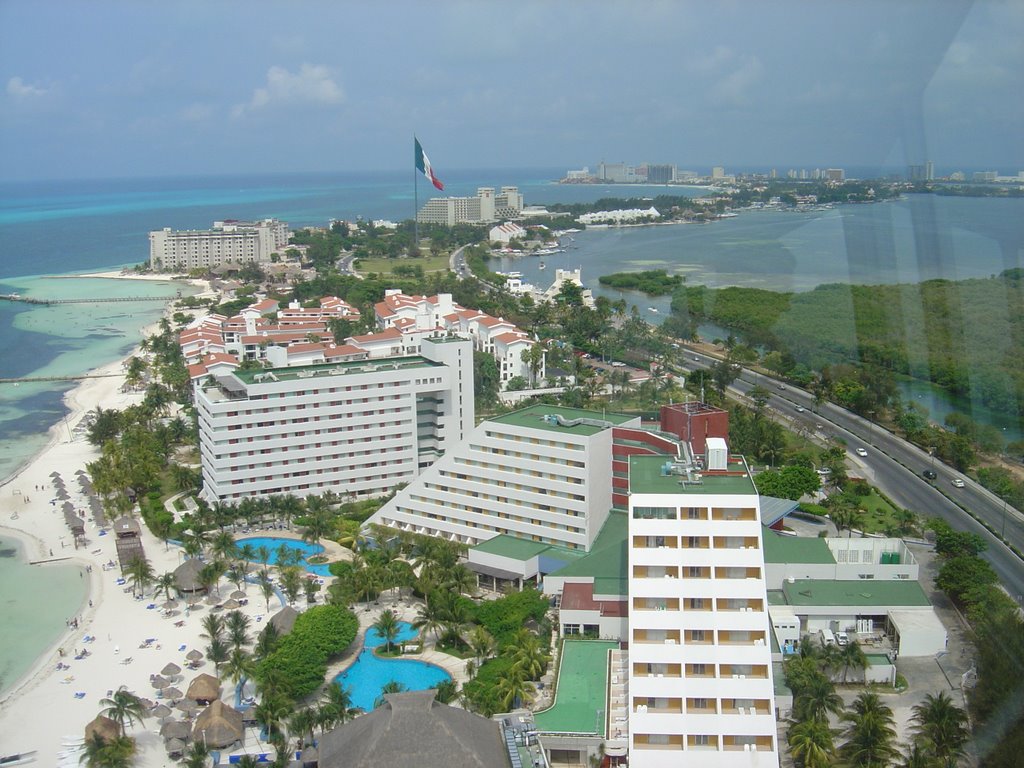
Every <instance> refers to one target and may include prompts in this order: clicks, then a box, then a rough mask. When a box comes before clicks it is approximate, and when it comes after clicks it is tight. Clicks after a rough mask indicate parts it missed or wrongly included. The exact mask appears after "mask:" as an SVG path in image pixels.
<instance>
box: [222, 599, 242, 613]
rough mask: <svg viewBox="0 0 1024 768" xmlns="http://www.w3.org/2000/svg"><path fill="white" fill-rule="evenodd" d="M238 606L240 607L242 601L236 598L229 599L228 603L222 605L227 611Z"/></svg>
mask: <svg viewBox="0 0 1024 768" xmlns="http://www.w3.org/2000/svg"><path fill="white" fill-rule="evenodd" d="M238 607H240V603H239V602H238V601H237V600H234V599H232V600H228V601H227V602H226V603H224V605H222V606H221V608H223V609H224V610H226V611H233V610H235V609H236V608H238Z"/></svg>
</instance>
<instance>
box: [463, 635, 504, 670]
mask: <svg viewBox="0 0 1024 768" xmlns="http://www.w3.org/2000/svg"><path fill="white" fill-rule="evenodd" d="M469 647H470V650H472V651H473V658H475V659H476V663H477V666H480V665H481V664H483V663H484V662H485V661H487V659H489V658H490V657H491V656H492V655H494V650H495V648H497V643H496V642H495V640H494V637H493V636H492V635H491V633H490V632H488V631H487V630H486V629H484V628H483V627H480V626H477V627H474V628H473V631H472V632H470V634H469Z"/></svg>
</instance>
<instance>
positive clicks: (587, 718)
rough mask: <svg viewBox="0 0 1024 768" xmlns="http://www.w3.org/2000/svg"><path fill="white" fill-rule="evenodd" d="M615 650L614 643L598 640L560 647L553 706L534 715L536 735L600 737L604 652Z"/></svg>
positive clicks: (602, 728)
mask: <svg viewBox="0 0 1024 768" xmlns="http://www.w3.org/2000/svg"><path fill="white" fill-rule="evenodd" d="M618 647H619V644H618V643H613V642H607V641H599V640H566V641H565V642H564V643H562V658H561V661H560V662H559V665H558V688H557V691H556V693H555V703H554V705H552V706H551V707H550V708H548V709H545V710H544V711H543V712H538V713H537V714H536V715H534V721H535V722H536V723H537V729H538V730H539V731H541V732H542V733H590V734H601V735H604V732H605V722H604V713H605V711H606V702H607V699H608V652H609V651H611V650H613V649H615V648H618Z"/></svg>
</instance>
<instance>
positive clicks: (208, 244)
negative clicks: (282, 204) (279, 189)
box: [149, 219, 290, 270]
mask: <svg viewBox="0 0 1024 768" xmlns="http://www.w3.org/2000/svg"><path fill="white" fill-rule="evenodd" d="M289 237H290V232H289V231H288V224H287V223H286V222H283V221H278V220H277V219H263V220H262V221H216V222H214V224H213V228H212V229H203V230H199V229H187V230H172V229H171V228H170V227H165V228H164V229H158V230H156V231H154V232H150V233H149V265H150V266H151V267H152V268H153V269H156V270H161V269H162V270H189V269H207V268H210V267H217V266H220V265H221V264H228V263H233V264H248V263H257V264H260V263H265V262H269V261H270V255H271V254H272V253H277V252H279V251H281V250H283V249H284V248H285V247H287V245H288V238H289Z"/></svg>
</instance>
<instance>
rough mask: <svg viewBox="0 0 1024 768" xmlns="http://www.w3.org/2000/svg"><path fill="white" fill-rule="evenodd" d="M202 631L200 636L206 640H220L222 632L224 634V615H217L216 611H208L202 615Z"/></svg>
mask: <svg viewBox="0 0 1024 768" xmlns="http://www.w3.org/2000/svg"><path fill="white" fill-rule="evenodd" d="M202 625H203V632H202V634H201V635H200V637H205V638H206V639H207V640H220V637H221V635H222V634H224V617H223V616H218V615H217V614H216V613H208V614H206V615H205V616H203V621H202Z"/></svg>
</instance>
